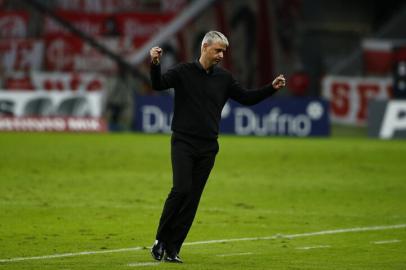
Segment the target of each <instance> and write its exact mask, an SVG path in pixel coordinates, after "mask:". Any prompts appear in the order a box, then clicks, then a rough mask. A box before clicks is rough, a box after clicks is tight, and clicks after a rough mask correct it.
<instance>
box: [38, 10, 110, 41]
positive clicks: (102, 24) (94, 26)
mask: <svg viewBox="0 0 406 270" xmlns="http://www.w3.org/2000/svg"><path fill="white" fill-rule="evenodd" d="M57 15H58V16H60V17H61V18H62V19H65V20H67V21H69V22H71V23H73V25H74V26H75V27H77V28H78V29H80V30H81V31H84V32H85V33H87V34H89V35H93V36H95V35H105V34H107V23H108V20H109V19H110V17H111V16H110V15H106V14H96V13H77V12H67V11H65V12H58V13H57ZM43 33H44V35H49V34H69V31H68V30H66V29H65V28H64V27H63V26H61V25H60V24H59V23H58V22H56V21H55V20H53V19H52V18H50V17H46V19H45V22H44V29H43Z"/></svg>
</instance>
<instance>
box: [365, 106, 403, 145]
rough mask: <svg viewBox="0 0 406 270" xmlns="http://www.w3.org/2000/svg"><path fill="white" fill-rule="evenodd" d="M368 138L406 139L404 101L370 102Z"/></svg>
mask: <svg viewBox="0 0 406 270" xmlns="http://www.w3.org/2000/svg"><path fill="white" fill-rule="evenodd" d="M368 136H369V137H377V138H381V139H394V138H403V139H405V138H406V101H405V100H393V101H384V100H370V101H369V104H368Z"/></svg>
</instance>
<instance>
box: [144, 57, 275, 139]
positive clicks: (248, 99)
mask: <svg viewBox="0 0 406 270" xmlns="http://www.w3.org/2000/svg"><path fill="white" fill-rule="evenodd" d="M151 82H152V87H153V88H154V89H155V90H157V91H162V90H165V89H169V88H174V89H175V100H174V102H175V103H174V112H173V119H172V131H174V132H179V133H183V134H187V135H191V136H194V137H199V138H205V139H217V137H218V133H219V123H220V120H221V111H222V109H223V106H224V104H225V103H226V102H227V100H228V99H229V98H231V99H233V100H235V101H237V102H239V103H241V104H243V105H254V104H257V103H259V102H260V101H262V100H264V99H266V98H267V97H269V96H271V95H273V94H274V93H275V92H276V90H275V89H274V88H273V86H272V84H268V85H266V86H264V87H262V88H259V89H254V90H248V89H245V88H243V87H241V85H240V84H239V83H238V82H237V81H236V80H235V79H234V78H233V76H232V75H231V73H230V72H228V71H227V70H225V69H223V68H221V67H217V66H214V67H213V68H212V69H211V70H210V71H209V72H206V70H204V69H203V67H202V66H201V64H200V63H199V62H198V61H195V62H191V63H182V64H178V65H176V66H175V67H173V68H171V69H169V70H168V71H167V72H166V73H165V74H162V75H161V66H160V65H159V64H157V65H156V64H152V63H151Z"/></svg>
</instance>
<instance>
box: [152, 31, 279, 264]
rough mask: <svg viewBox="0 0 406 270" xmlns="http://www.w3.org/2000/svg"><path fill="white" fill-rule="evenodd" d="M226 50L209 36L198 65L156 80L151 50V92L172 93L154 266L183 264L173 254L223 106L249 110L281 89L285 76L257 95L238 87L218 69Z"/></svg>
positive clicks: (213, 149)
mask: <svg viewBox="0 0 406 270" xmlns="http://www.w3.org/2000/svg"><path fill="white" fill-rule="evenodd" d="M227 47H228V40H227V38H226V37H225V36H224V35H223V34H222V33H220V32H217V31H210V32H208V33H207V34H206V35H205V37H204V38H203V41H202V45H201V56H200V58H199V59H198V60H196V61H195V62H191V63H182V64H178V65H176V66H175V67H173V68H172V69H170V70H168V71H167V72H166V73H165V74H161V67H160V64H159V59H160V57H161V55H162V53H163V52H162V49H161V48H159V47H153V48H152V49H151V50H150V55H151V81H152V87H153V88H154V89H155V90H158V91H161V90H165V89H169V88H174V89H175V99H174V102H175V104H174V114H173V119H172V131H173V133H172V139H171V159H172V172H173V186H172V189H171V191H170V193H169V195H168V197H167V199H166V202H165V205H164V209H163V212H162V215H161V219H160V222H159V226H158V230H157V234H156V241H155V243H154V245H153V247H152V249H151V254H152V256H153V258H154V259H156V260H162V258H164V259H165V261H167V262H176V263H181V262H182V261H181V259H180V258H179V256H178V254H179V252H180V248H181V246H182V244H183V241H184V240H185V238H186V236H187V234H188V232H189V229H190V227H191V226H192V223H193V219H194V217H195V214H196V211H197V207H198V204H199V200H200V196H201V194H202V192H203V189H204V186H205V184H206V181H207V179H208V177H209V174H210V171H211V169H212V168H213V165H214V160H215V157H216V154H217V152H218V150H219V146H218V143H217V137H218V133H219V123H220V120H221V111H222V109H223V106H224V104H225V103H226V101H227V100H228V99H229V98H232V99H234V100H236V101H238V102H239V103H241V104H244V105H254V104H256V103H258V102H260V101H262V100H264V99H266V98H267V97H269V96H271V95H273V94H274V93H275V92H276V91H277V90H278V89H280V88H282V87H284V86H285V78H284V76H283V75H279V76H278V77H276V78H275V79H274V80H273V82H272V84H269V85H266V86H264V87H262V88H259V89H255V90H247V89H244V88H243V87H241V86H240V84H239V83H238V82H237V81H236V80H235V79H234V78H233V76H232V75H231V74H230V73H229V72H228V71H226V70H225V69H223V68H221V67H218V66H217V64H218V63H219V62H220V61H221V60H222V59H223V57H224V53H225V51H226V49H227ZM164 255H165V256H164Z"/></svg>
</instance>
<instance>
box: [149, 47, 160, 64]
mask: <svg viewBox="0 0 406 270" xmlns="http://www.w3.org/2000/svg"><path fill="white" fill-rule="evenodd" d="M149 54H150V55H151V62H152V63H154V64H159V59H160V58H161V56H162V49H161V48H160V47H152V48H151V50H150V51H149Z"/></svg>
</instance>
